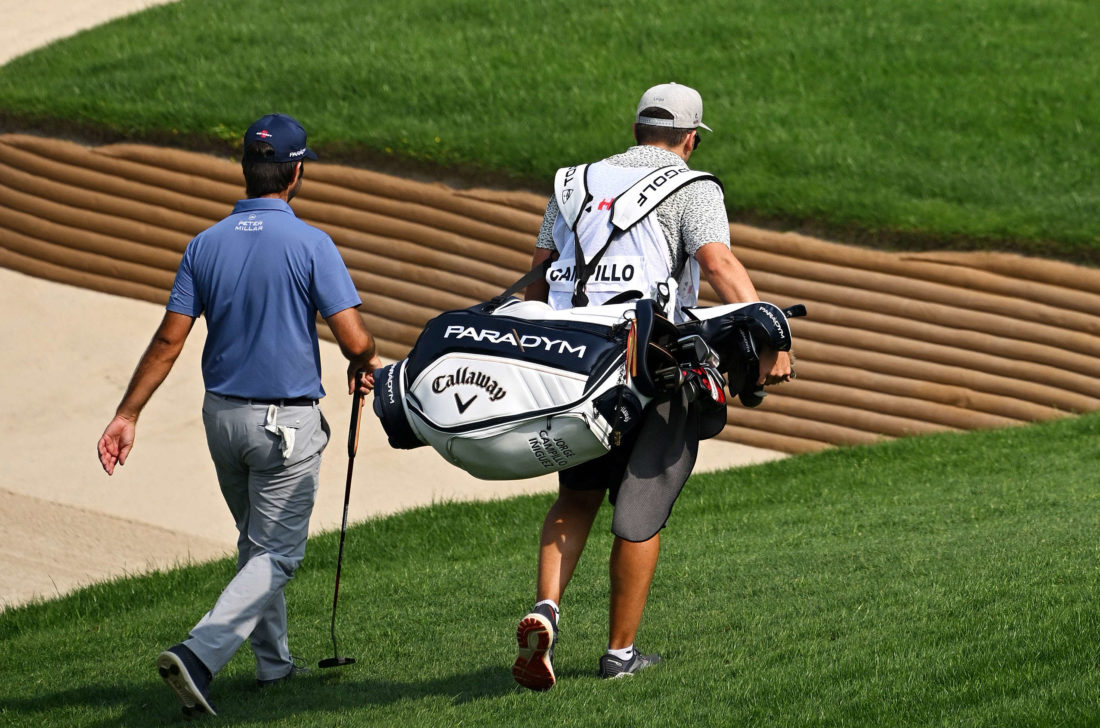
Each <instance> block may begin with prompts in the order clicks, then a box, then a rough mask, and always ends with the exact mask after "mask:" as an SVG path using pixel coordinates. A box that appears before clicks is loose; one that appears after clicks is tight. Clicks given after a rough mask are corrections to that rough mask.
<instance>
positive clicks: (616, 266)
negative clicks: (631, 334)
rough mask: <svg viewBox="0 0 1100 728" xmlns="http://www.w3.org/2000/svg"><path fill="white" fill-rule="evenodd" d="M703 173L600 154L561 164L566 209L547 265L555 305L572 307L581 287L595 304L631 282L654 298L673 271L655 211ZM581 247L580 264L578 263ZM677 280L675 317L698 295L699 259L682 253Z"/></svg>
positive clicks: (558, 179)
mask: <svg viewBox="0 0 1100 728" xmlns="http://www.w3.org/2000/svg"><path fill="white" fill-rule="evenodd" d="M698 179H714V177H713V176H712V175H710V174H708V173H706V172H699V171H695V170H691V169H689V168H688V167H686V166H682V165H673V166H668V167H659V168H636V167H617V166H614V165H611V164H608V163H606V162H596V163H594V164H589V165H580V166H577V167H565V168H562V169H560V170H558V173H557V175H555V179H554V185H555V190H554V193H555V196H556V199H557V202H558V208H559V210H560V213H561V214H559V215H558V218H557V220H555V222H554V229H553V238H554V245H555V247H556V249H557V251H558V259H557V260H556V261H554V262H553V263H552V264H551V265H550V267H549V269H548V270H547V272H546V281H547V283H548V284H549V286H550V296H549V303H550V305H551V306H553V307H554V308H556V309H563V308H570V307H572V306H573V305H574V295H575V294H576V293H577V292H578V290H583V292H584V293H585V294H586V296H587V298H588V303H589V304H592V305H598V304H601V303H604V302H605V301H607V300H609V299H610V298H612V297H613V296H615V295H617V294H619V293H622V292H624V291H631V290H634V291H637V292H638V294H639V295H640V296H641V297H644V298H655V297H656V291H657V287H658V285H659V284H664V283H666V282H667V281H669V278H670V276H671V275H672V274H673V272H674V271H673V270H672V260H671V254H670V251H669V248H668V241H667V239H666V238H665V234H664V232H663V231H662V230H661V226H660V224H659V223H658V222H657V220H656V218H655V217H654V216H653V215H652V214H651V213H652V212H653V211H654V210H655V209H656V207H657V205H659V204H660V203H661V202H662V201H664V200H665V199H666V198H667V197H668V196H669V195H670V194H672V193H673V192H675V191H676V190H677V189H679V188H681V187H683V186H684V185H686V184H688V183H690V182H693V181H695V180H698ZM578 247H579V248H580V252H581V255H582V256H583V267H582V266H581V265H578V260H577V248H578ZM585 273H587V278H584V277H583V276H584V275H585ZM578 277H581V278H582V280H581V281H580V284H579V285H578ZM674 283H675V288H676V291H675V294H676V296H675V301H674V304H673V307H672V308H673V311H674V320H677V321H678V320H681V319H682V315H681V314H680V309H681V308H682V307H683V306H693V305H695V304H696V303H697V301H698V292H699V267H698V264H697V263H696V262H695V260H694V259H690V258H689V259H688V260H687V261H685V264H684V266H683V270H682V271H681V272H680V275H679V278H678V279H677V280H676V281H674Z"/></svg>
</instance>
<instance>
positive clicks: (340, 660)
mask: <svg viewBox="0 0 1100 728" xmlns="http://www.w3.org/2000/svg"><path fill="white" fill-rule="evenodd" d="M354 662H355V658H354V657H326V658H325V659H323V660H321V661H320V662H318V663H317V667H319V668H321V669H322V670H323V669H325V668H328V667H342V666H344V665H351V664H353V663H354Z"/></svg>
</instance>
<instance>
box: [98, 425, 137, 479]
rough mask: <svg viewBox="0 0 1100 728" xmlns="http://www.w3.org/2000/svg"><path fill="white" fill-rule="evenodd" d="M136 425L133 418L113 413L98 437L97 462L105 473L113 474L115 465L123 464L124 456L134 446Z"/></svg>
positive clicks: (124, 461) (124, 462)
mask: <svg viewBox="0 0 1100 728" xmlns="http://www.w3.org/2000/svg"><path fill="white" fill-rule="evenodd" d="M135 432H136V426H135V423H134V421H133V420H130V419H127V418H126V417H123V416H121V415H115V417H114V419H113V420H111V421H110V423H109V424H108V425H107V429H105V430H104V431H103V434H102V435H101V436H100V438H99V444H98V446H97V450H98V451H99V464H100V465H102V466H103V470H104V471H106V473H107V475H114V473H115V465H125V464H126V457H127V456H128V455H129V454H130V450H131V448H133V447H134V434H135Z"/></svg>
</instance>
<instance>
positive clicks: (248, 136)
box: [244, 114, 317, 162]
mask: <svg viewBox="0 0 1100 728" xmlns="http://www.w3.org/2000/svg"><path fill="white" fill-rule="evenodd" d="M249 142H267V143H268V144H270V145H271V147H272V148H273V149H274V150H275V154H274V155H271V156H265V157H263V158H262V160H257V161H266V162H297V161H298V160H300V159H317V155H316V154H314V152H313V150H312V149H310V148H309V147H307V146H306V130H305V129H303V128H302V125H301V124H299V123H298V122H297V121H295V120H294V119H293V118H292V117H289V116H287V115H286V114H268V115H267V116H265V117H263V118H261V119H257V120H256V121H255V122H254V123H253V124H252V126H250V127H248V131H246V132H245V133H244V143H245V144H246V145H247V144H248V143H249Z"/></svg>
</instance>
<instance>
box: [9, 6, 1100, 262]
mask: <svg viewBox="0 0 1100 728" xmlns="http://www.w3.org/2000/svg"><path fill="white" fill-rule="evenodd" d="M1098 37H1100V5H1098V4H1097V3H1095V2H1091V1H1090V0H1042V1H1040V0H915V1H914V2H906V3H899V2H894V1H893V0H866V1H863V2H849V3H839V4H837V3H821V2H816V1H815V0H769V1H768V2H764V1H763V0H746V1H745V2H740V3H737V4H735V5H731V4H729V3H725V2H719V1H718V0H700V1H699V2H694V3H690V4H684V5H679V6H676V7H675V8H669V7H668V6H667V4H664V3H660V2H658V1H657V0H639V1H638V2H635V3H632V4H630V5H629V6H627V5H623V4H621V3H611V2H606V0H597V1H595V2H591V3H587V4H585V5H584V6H583V8H581V7H578V6H577V5H576V3H570V2H564V1H563V0H543V1H538V2H536V1H532V0H527V1H526V2H518V3H517V2H506V1H505V0H484V1H483V2H478V3H469V2H459V1H457V0H407V1H405V2H401V3H393V2H391V3H360V2H355V1H354V0H321V1H319V2H315V3H308V4H306V3H285V4H284V3H270V2H260V1H259V0H240V1H238V2H233V3H226V2H216V1H214V0H183V2H180V3H178V4H173V5H169V6H164V7H158V8H154V9H151V10H149V11H147V12H145V13H143V14H140V15H138V16H134V17H130V18H126V19H123V20H120V21H118V22H115V23H112V24H109V25H107V26H105V27H101V28H98V29H95V30H93V31H90V32H87V33H82V34H80V35H79V36H76V37H74V38H71V39H68V40H65V41H62V42H59V43H57V44H55V45H53V46H51V47H49V48H47V49H44V50H42V51H40V52H36V53H33V54H30V55H29V56H25V57H23V58H21V59H17V60H16V61H14V62H12V63H10V64H8V65H7V66H5V67H4V68H2V69H0V118H2V119H4V124H5V125H6V126H7V127H10V128H16V127H25V126H30V127H34V128H47V129H49V128H69V129H70V130H71V129H74V128H75V129H79V130H81V131H82V132H83V133H86V134H95V135H98V136H100V137H102V138H110V139H117V138H132V139H151V140H159V141H168V142H169V143H173V144H179V145H183V146H198V147H205V148H210V146H211V145H215V146H216V147H217V148H219V149H221V150H223V151H224V150H228V149H229V148H230V147H231V146H232V145H233V144H235V143H236V140H237V139H238V138H239V136H240V134H241V133H242V132H243V130H244V128H245V127H246V126H247V125H248V123H249V122H250V121H252V120H253V119H255V118H256V117H257V116H259V115H261V114H263V113H267V112H269V111H272V110H281V111H284V112H287V113H292V114H294V115H296V116H298V117H299V118H300V119H301V120H302V121H303V122H304V123H305V124H306V126H307V128H308V129H309V131H310V134H311V139H312V140H313V141H314V142H315V143H316V147H317V148H318V149H319V151H320V152H321V153H322V154H323V155H324V157H325V158H326V159H328V160H329V161H359V162H362V161H370V162H372V163H376V164H378V163H381V164H385V163H390V164H394V165H398V166H400V165H406V166H408V165H413V166H415V167H416V168H417V169H420V170H423V169H431V170H434V171H437V172H440V173H442V172H450V173H461V174H465V175H466V176H467V177H468V178H469V179H470V180H471V181H473V182H474V183H486V182H494V183H502V184H504V183H511V184H524V185H527V186H533V187H537V188H538V189H540V190H546V189H547V188H548V185H549V181H550V179H551V178H552V172H553V170H554V169H555V168H557V167H558V166H561V165H564V164H568V163H575V162H578V161H587V160H589V159H592V158H598V157H600V156H603V155H606V154H609V153H612V152H614V151H617V150H619V149H621V148H622V147H624V146H626V145H627V144H628V143H629V141H630V137H629V125H630V123H631V121H632V118H633V117H632V113H631V112H632V110H633V106H634V104H635V103H636V102H637V98H638V96H639V95H640V93H641V91H642V90H643V89H645V88H646V87H647V86H649V85H651V84H652V83H656V82H661V81H665V80H670V79H676V80H679V81H681V82H684V83H689V84H692V85H694V86H696V87H697V88H699V89H700V91H701V92H702V93H703V96H704V99H705V101H706V115H705V116H706V119H707V121H708V123H709V124H710V125H711V126H712V127H714V129H715V130H716V131H715V134H714V135H712V136H710V137H709V138H707V140H706V141H705V143H704V146H703V147H702V148H701V150H700V153H699V156H698V158H697V160H696V164H697V165H698V166H701V167H704V168H708V169H710V170H711V171H714V172H716V173H717V174H718V175H719V176H720V177H721V178H722V179H723V181H724V182H725V185H726V191H727V200H728V204H729V207H730V210H731V214H732V216H733V217H734V218H735V219H742V220H748V221H764V222H767V223H772V224H777V225H783V226H788V227H789V226H795V227H802V228H806V229H820V230H822V231H824V232H826V233H829V234H832V235H835V236H837V237H840V238H845V239H853V240H859V241H869V242H875V243H878V244H883V245H914V246H917V245H919V246H975V247H999V248H1014V249H1019V250H1025V251H1029V252H1034V253H1042V254H1048V255H1054V256H1059V257H1065V258H1071V259H1077V260H1085V261H1097V260H1100V250H1098V249H1100V192H1098V188H1097V185H1096V177H1095V170H1096V169H1097V168H1100V134H1097V133H1096V129H1095V120H1096V119H1097V118H1100V91H1098V89H1100V44H1098V43H1097V42H1096V39H1097V38H1098Z"/></svg>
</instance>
